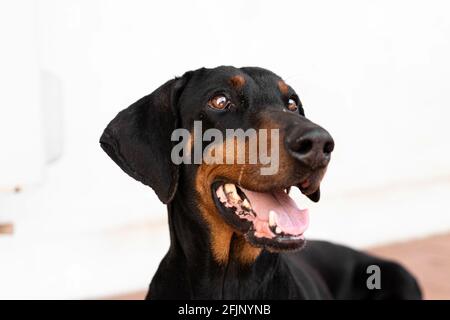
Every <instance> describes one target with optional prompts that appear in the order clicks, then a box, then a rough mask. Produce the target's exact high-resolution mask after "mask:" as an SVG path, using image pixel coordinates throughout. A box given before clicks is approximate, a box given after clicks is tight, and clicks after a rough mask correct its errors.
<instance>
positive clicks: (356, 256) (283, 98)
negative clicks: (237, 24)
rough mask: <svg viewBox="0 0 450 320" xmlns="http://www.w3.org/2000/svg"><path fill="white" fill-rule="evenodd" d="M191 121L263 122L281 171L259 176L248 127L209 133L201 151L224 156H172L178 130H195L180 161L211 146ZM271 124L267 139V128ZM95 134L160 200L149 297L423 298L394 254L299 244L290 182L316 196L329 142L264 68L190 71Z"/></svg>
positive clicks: (209, 125) (301, 215) (206, 124)
mask: <svg viewBox="0 0 450 320" xmlns="http://www.w3.org/2000/svg"><path fill="white" fill-rule="evenodd" d="M196 121H199V122H200V123H201V125H202V127H201V131H200V135H202V134H203V133H205V132H206V131H207V130H208V129H215V133H217V132H219V133H222V134H224V136H225V134H226V132H227V130H230V129H235V130H237V129H242V131H244V132H248V130H249V129H255V131H256V132H262V131H263V130H264V129H265V130H266V131H265V132H266V138H267V139H266V140H265V141H266V148H270V150H272V151H273V150H275V149H272V146H279V150H278V157H277V159H272V160H276V161H278V164H277V169H278V170H277V171H276V172H275V173H273V174H263V173H262V169H263V168H267V167H268V163H267V162H265V163H263V161H262V160H260V159H259V158H258V160H257V161H256V162H254V163H250V162H249V161H248V158H249V155H250V151H249V150H250V141H251V140H252V139H253V138H254V136H251V135H249V136H246V137H244V139H238V136H237V135H236V136H234V137H233V136H232V137H231V138H230V137H229V136H228V135H226V137H227V138H226V139H225V141H222V142H220V141H219V142H220V143H216V142H217V141H214V146H215V148H210V149H209V151H208V152H209V153H207V155H211V156H219V159H220V157H223V158H225V157H226V160H227V161H222V162H221V161H215V162H214V161H210V162H206V161H205V160H204V159H202V161H200V162H195V161H191V163H189V161H184V162H183V163H179V162H177V161H174V159H173V150H174V147H175V146H176V145H177V144H176V142H177V140H176V139H174V138H173V135H172V134H173V132H174V130H175V129H185V130H184V131H183V132H189V133H193V136H194V137H193V138H192V135H190V136H189V137H190V138H189V139H187V140H186V141H185V143H184V145H183V146H184V149H183V150H182V151H181V152H180V154H183V159H189V158H191V159H192V157H193V156H194V154H195V153H197V154H198V150H197V151H196V150H195V147H196V146H197V147H198V146H200V151H205V150H208V146H207V145H206V144H205V143H204V141H201V142H200V144H198V143H197V142H196V141H198V139H199V137H198V135H199V132H197V133H196V132H195V123H196ZM197 123H198V122H197ZM273 130H278V131H277V132H278V135H277V136H275V137H274V136H272V135H269V134H268V132H272V131H273ZM196 135H197V136H196ZM269 136H270V137H269ZM215 137H216V136H215ZM203 138H204V137H203ZM210 138H211V137H210ZM212 140H213V139H212V138H211V139H210V141H212ZM178 141H179V140H178ZM260 141H263V140H262V138H261V139H260ZM100 143H101V146H102V148H103V149H104V150H105V151H106V152H107V154H108V155H109V156H110V157H111V158H112V159H113V160H114V161H115V162H116V163H117V164H118V165H119V166H120V168H122V169H123V170H124V171H125V172H126V173H127V174H129V175H130V176H131V177H133V178H134V179H136V180H138V181H140V182H142V183H144V184H146V185H148V186H150V187H151V188H153V189H154V191H155V192H156V194H157V195H158V197H159V199H160V200H161V201H162V202H163V203H165V204H167V207H168V215H169V218H168V219H169V229H170V239H171V245H170V248H169V251H168V253H167V254H166V256H165V257H164V259H163V260H162V262H161V263H160V266H159V269H158V270H157V272H156V274H155V276H154V278H153V280H152V282H151V284H150V289H149V293H148V295H147V298H152V299H420V298H421V292H420V289H419V286H418V284H417V282H416V280H415V279H414V277H413V276H412V275H411V274H410V273H409V272H408V271H406V270H405V269H404V268H403V267H402V266H400V265H399V264H397V263H395V262H392V261H387V260H383V259H380V258H377V257H373V256H370V255H368V254H365V253H363V252H359V251H356V250H353V249H350V248H347V247H344V246H339V245H335V244H331V243H328V242H322V241H308V243H307V244H306V245H305V243H306V241H305V238H304V236H303V232H304V231H305V229H306V228H307V225H308V212H307V210H306V209H299V208H298V207H297V206H296V204H295V203H294V202H293V200H292V199H291V198H290V197H289V189H290V188H291V187H298V188H299V189H300V191H301V192H302V193H303V194H304V195H306V196H308V197H309V198H310V199H311V200H312V201H315V202H317V201H319V198H320V191H319V185H320V182H321V180H322V178H323V176H324V174H325V171H326V168H327V165H328V162H329V160H330V154H331V152H332V151H333V148H334V141H333V139H332V137H331V136H330V134H329V133H328V132H327V131H326V130H325V129H323V128H322V127H320V126H318V125H317V124H315V123H313V122H311V121H310V120H308V119H307V118H306V117H305V114H304V110H303V107H302V104H301V102H300V100H299V97H298V95H297V94H296V93H295V91H294V90H293V89H292V88H291V87H290V86H289V85H287V84H286V83H285V82H284V81H283V80H282V79H281V78H280V77H279V76H277V75H275V74H274V73H272V72H270V71H268V70H265V69H262V68H256V67H248V68H234V67H224V66H222V67H218V68H215V69H205V68H202V69H199V70H195V71H190V72H187V73H185V74H184V75H183V76H182V77H180V78H175V79H173V80H170V81H168V82H166V83H165V84H163V85H162V86H161V87H159V88H158V89H156V90H155V91H154V92H153V93H151V94H150V95H147V96H145V97H144V98H142V99H140V100H139V101H137V102H135V103H134V104H132V105H131V106H130V107H128V108H127V109H125V110H123V111H121V112H120V113H119V114H118V115H117V116H116V117H115V118H114V119H113V120H112V121H111V122H110V123H109V125H108V126H107V128H106V129H105V131H104V133H103V135H102V137H101V139H100ZM196 143H197V144H196ZM232 145H233V146H235V147H236V148H234V149H233V148H231V150H232V151H231V153H233V155H235V151H236V150H239V147H242V145H243V146H244V149H245V155H246V156H247V157H248V158H245V161H244V162H242V161H237V160H239V157H238V156H237V158H238V159H237V160H236V159H233V157H230V159H233V160H232V161H231V162H230V161H228V156H229V153H230V151H229V150H230V149H228V147H229V146H232ZM263 147H264V144H260V145H258V148H259V149H258V148H257V150H262V149H263ZM211 150H214V152H212V151H211ZM224 150H225V151H224ZM266 151H267V150H266ZM224 152H225V153H224ZM274 152H275V151H274ZM272 156H273V155H272ZM216 160H217V159H216ZM303 247H304V248H303ZM300 249H301V250H300ZM372 271H373V273H372Z"/></svg>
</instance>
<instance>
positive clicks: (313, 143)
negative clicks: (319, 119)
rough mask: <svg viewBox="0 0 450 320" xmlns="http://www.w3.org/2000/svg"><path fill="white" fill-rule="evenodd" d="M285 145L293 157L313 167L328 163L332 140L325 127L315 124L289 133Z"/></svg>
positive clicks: (332, 146)
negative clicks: (294, 132) (307, 128)
mask: <svg viewBox="0 0 450 320" xmlns="http://www.w3.org/2000/svg"><path fill="white" fill-rule="evenodd" d="M287 147H288V149H289V151H290V153H291V154H292V156H293V157H294V158H296V159H297V160H299V161H300V162H301V163H302V164H304V165H306V166H308V167H311V168H313V169H315V168H320V167H325V166H326V165H328V162H329V161H330V155H331V152H332V151H333V149H334V141H333V138H332V137H331V135H330V134H329V133H328V132H327V131H326V130H325V129H323V128H321V127H319V126H317V127H315V128H312V129H309V130H308V131H306V132H304V131H303V132H298V133H296V134H294V135H293V136H292V135H291V136H290V137H289V138H288V141H287Z"/></svg>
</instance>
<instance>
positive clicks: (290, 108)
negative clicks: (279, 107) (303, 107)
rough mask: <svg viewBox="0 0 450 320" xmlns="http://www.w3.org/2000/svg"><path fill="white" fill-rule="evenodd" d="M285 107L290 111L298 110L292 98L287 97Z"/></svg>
mask: <svg viewBox="0 0 450 320" xmlns="http://www.w3.org/2000/svg"><path fill="white" fill-rule="evenodd" d="M287 108H288V109H289V110H291V111H297V110H298V106H297V102H295V100H294V99H289V101H288V105H287Z"/></svg>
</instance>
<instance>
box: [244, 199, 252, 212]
mask: <svg viewBox="0 0 450 320" xmlns="http://www.w3.org/2000/svg"><path fill="white" fill-rule="evenodd" d="M241 206H242V208H244V209H247V210H248V211H250V210H251V209H252V206H251V205H250V203H249V202H248V200H247V199H244V200H243V201H242V203H241Z"/></svg>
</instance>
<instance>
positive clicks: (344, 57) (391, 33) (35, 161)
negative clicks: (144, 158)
mask: <svg viewBox="0 0 450 320" xmlns="http://www.w3.org/2000/svg"><path fill="white" fill-rule="evenodd" d="M0 12H1V17H2V19H1V20H2V21H1V26H2V28H1V33H0V34H1V36H2V39H1V40H2V43H1V49H2V50H1V51H2V52H1V53H0V55H1V56H0V57H1V60H0V65H1V66H2V72H1V74H0V79H1V84H2V89H1V91H0V124H1V128H0V130H1V131H0V132H1V134H0V146H1V148H2V150H3V151H2V152H1V157H0V187H2V188H8V187H11V186H14V185H15V184H23V185H25V186H26V187H25V190H24V192H23V193H21V194H9V193H0V223H1V222H2V221H7V220H12V221H14V223H15V234H14V235H13V236H1V235H0V298H1V297H44V298H45V297H60V298H64V297H75V298H79V297H93V296H98V295H105V294H113V293H119V292H122V291H124V290H135V289H136V290H137V289H141V288H145V287H146V285H147V284H148V282H149V280H150V278H151V275H152V273H153V272H154V270H155V268H156V266H157V264H158V262H159V260H160V258H161V257H162V255H163V254H164V252H165V251H166V249H167V246H168V231H167V230H166V225H165V224H166V221H165V219H166V217H165V208H164V206H162V205H161V204H160V203H159V202H158V200H157V197H156V196H155V195H154V194H153V192H152V191H151V190H150V189H148V188H146V187H144V186H143V185H141V184H139V183H137V182H135V181H134V180H132V179H131V178H129V177H128V176H126V175H125V174H124V173H122V172H121V171H120V169H118V167H116V166H115V164H114V163H113V162H112V161H111V160H110V159H109V158H108V157H107V156H106V155H105V154H104V153H103V152H102V151H101V149H100V147H99V145H98V138H99V136H100V134H101V132H102V130H103V128H104V127H105V126H106V124H107V123H108V122H109V121H110V120H111V119H112V118H113V117H114V115H115V114H116V113H117V112H118V111H120V110H121V109H123V108H125V107H126V106H128V105H129V104H131V103H132V102H134V101H135V100H137V99H138V98H140V97H142V96H144V95H146V94H148V93H150V92H151V91H153V90H154V89H155V88H156V87H157V86H159V85H160V84H162V83H163V82H165V81H166V80H168V79H169V78H172V77H174V76H176V75H181V74H182V73H183V72H184V71H187V70H191V69H196V68H199V67H203V66H206V67H214V66H217V65H235V66H247V65H252V66H262V67H265V68H268V69H271V70H272V71H274V72H276V73H278V74H279V75H281V76H282V77H284V78H285V79H286V81H287V82H288V83H289V84H291V85H292V86H293V87H294V88H296V90H297V92H299V94H300V97H301V99H302V101H303V103H304V105H305V109H306V112H307V115H308V116H309V117H310V118H311V119H312V120H314V121H316V122H318V123H320V124H321V125H323V126H324V127H326V128H327V129H328V130H329V131H330V132H331V133H332V135H333V136H334V138H335V141H336V150H335V152H334V154H333V160H332V163H331V165H330V168H329V170H328V172H329V173H328V175H327V176H326V177H325V181H324V183H323V188H322V191H323V192H322V195H323V198H322V200H321V202H320V203H319V204H318V205H313V204H310V203H307V205H308V206H310V207H311V211H312V213H311V215H312V217H311V218H312V223H311V229H310V231H309V235H310V237H320V238H324V239H328V240H334V241H340V242H343V243H347V244H350V245H353V246H357V247H363V246H367V245H372V244H379V243H382V242H387V241H393V240H402V239H408V238H413V237H421V236H425V235H428V234H431V233H435V232H443V231H448V230H449V229H450V214H449V209H448V208H449V199H448V198H449V197H448V194H449V192H450V165H449V163H450V150H449V143H448V138H449V136H450V134H449V133H450V132H449V128H448V121H449V116H450V94H449V92H450V60H449V58H448V57H449V56H450V20H449V19H448V15H449V13H450V4H449V3H448V2H447V1H377V2H373V1H339V2H337V1H268V0H263V1H235V0H232V1H226V2H224V1H159V2H151V1H113V0H105V1H100V0H90V1H75V0H65V1H57V0H42V1H36V2H35V1H32V0H21V1H16V2H14V3H13V2H6V3H5V2H2V3H1V10H0ZM23 12H26V13H27V14H23ZM3 17H9V18H8V19H6V18H5V19H6V20H5V19H3ZM33 34H34V35H33ZM8 49H9V50H8ZM33 59H35V60H34V62H31V63H29V62H28V61H33ZM23 62H26V63H23ZM38 73H40V74H42V73H44V74H51V75H52V77H53V78H54V79H56V80H57V83H58V87H59V86H60V87H61V88H60V89H61V90H62V91H61V92H62V94H61V97H60V98H58V99H57V101H58V104H57V105H58V106H59V107H53V108H50V110H51V112H48V111H47V113H45V112H44V115H42V114H41V115H40V114H39V112H38V110H40V109H39V108H42V106H40V105H39V104H40V101H41V100H42V99H41V100H39V98H36V96H37V95H38V93H37V91H36V90H37V89H36V88H37V87H39V86H41V85H42V83H41V84H39V83H38V81H34V80H32V79H36V78H35V77H36V74H38ZM13 80H14V81H13ZM44 91H45V88H44ZM41 95H42V93H41ZM61 101H62V103H61ZM44 107H45V106H44ZM55 112H56V113H60V114H61V117H62V132H61V133H60V134H58V138H57V139H56V144H57V145H58V144H59V143H61V141H62V142H63V146H62V149H63V154H62V158H61V159H60V160H59V161H58V162H56V163H54V164H52V165H51V166H45V165H44V164H43V163H44V161H43V159H44V158H45V157H44V156H43V155H42V153H43V152H44V151H43V150H45V147H44V146H43V145H45V140H46V139H47V140H48V136H47V138H45V137H46V135H45V132H44V131H43V129H42V128H40V126H41V125H42V121H43V120H42V119H41V118H40V117H41V116H42V117H44V118H45V114H47V116H48V115H49V114H50V115H54V114H55ZM6 119H8V120H6ZM23 121H26V124H27V125H24V122H23ZM20 126H22V127H24V128H26V129H27V130H23V129H20V130H17V128H21V127H20ZM57 126H58V125H57V124H56V127H57ZM11 132H14V134H10V133H11ZM56 132H58V131H56ZM54 135H55V134H53V136H54ZM43 140H44V142H43ZM33 141H34V142H33ZM23 145H26V146H27V147H26V148H19V149H21V150H26V151H27V154H26V155H25V154H23V153H20V152H16V150H17V149H18V146H23ZM47 158H48V157H47ZM24 172H27V174H26V175H25V178H23V177H24V174H23V173H24ZM42 173H44V175H42ZM31 177H33V178H31ZM299 198H300V197H299ZM302 201H306V200H302ZM305 204H306V203H305ZM30 283H32V284H33V286H32V288H31V289H30V287H27V290H28V291H27V292H25V291H24V287H25V285H29V284H30Z"/></svg>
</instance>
